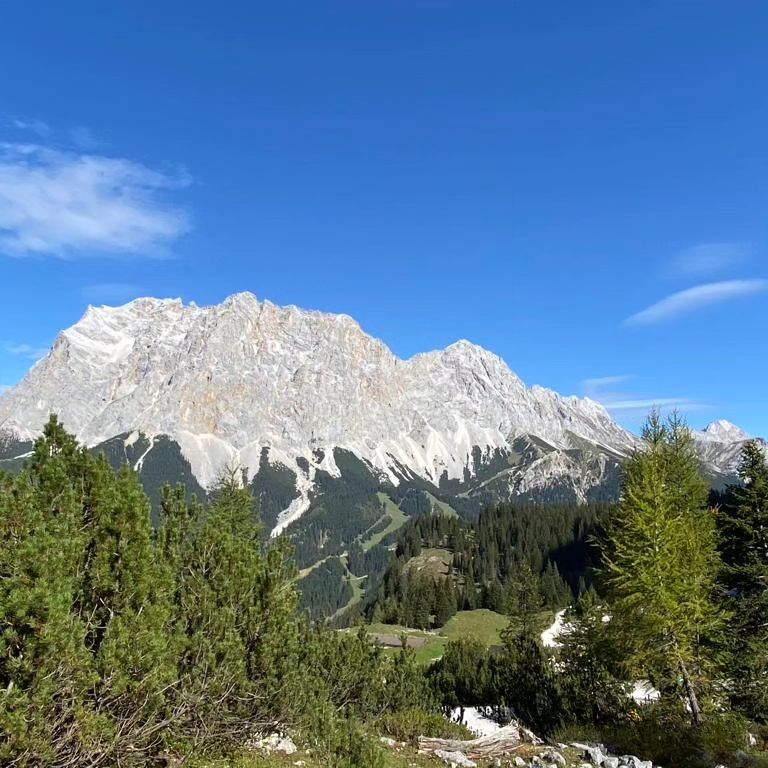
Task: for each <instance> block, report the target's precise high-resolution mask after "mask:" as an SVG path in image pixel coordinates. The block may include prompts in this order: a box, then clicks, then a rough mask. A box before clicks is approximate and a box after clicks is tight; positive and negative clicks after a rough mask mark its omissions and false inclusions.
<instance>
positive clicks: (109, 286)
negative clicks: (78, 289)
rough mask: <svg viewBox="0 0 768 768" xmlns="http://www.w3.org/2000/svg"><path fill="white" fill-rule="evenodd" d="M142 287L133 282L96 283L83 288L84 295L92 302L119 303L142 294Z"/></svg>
mask: <svg viewBox="0 0 768 768" xmlns="http://www.w3.org/2000/svg"><path fill="white" fill-rule="evenodd" d="M141 292H142V289H141V287H140V286H138V285H134V284H133V283H95V284H93V285H86V286H84V288H83V296H84V297H85V298H86V299H87V300H88V301H89V302H92V303H99V302H104V303H107V304H109V303H119V302H124V301H128V300H129V299H133V298H135V297H136V296H138V295H140V294H141Z"/></svg>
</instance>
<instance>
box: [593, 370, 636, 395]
mask: <svg viewBox="0 0 768 768" xmlns="http://www.w3.org/2000/svg"><path fill="white" fill-rule="evenodd" d="M634 378H635V376H634V374H632V373H622V374H619V375H617V376H598V377H597V378H594V379H584V380H583V381H582V382H581V386H582V387H583V388H584V391H585V392H587V393H589V392H599V391H601V390H604V389H605V387H613V386H615V385H616V384H623V383H624V382H625V381H630V380H632V379H634Z"/></svg>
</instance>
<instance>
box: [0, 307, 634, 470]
mask: <svg viewBox="0 0 768 768" xmlns="http://www.w3.org/2000/svg"><path fill="white" fill-rule="evenodd" d="M50 412H56V413H58V414H59V415H60V417H61V418H62V420H63V421H64V423H65V424H66V425H67V427H68V428H69V429H71V430H72V431H74V432H75V433H76V434H77V436H78V437H79V438H80V439H81V440H83V441H84V442H86V443H87V444H90V445H94V444H98V443H100V442H102V441H104V440H106V439H108V438H110V437H113V436H114V435H118V434H123V433H130V432H133V431H136V430H140V431H142V432H144V433H146V434H148V435H157V434H167V435H169V436H171V437H173V438H174V439H175V440H177V441H178V442H179V444H180V445H181V447H182V450H183V452H184V454H185V455H186V456H187V458H188V459H189V461H190V463H191V465H192V468H193V471H194V472H195V475H196V476H197V477H198V478H199V479H200V481H201V482H202V483H203V484H204V485H208V484H209V483H210V482H211V481H212V480H213V479H214V477H215V475H216V474H217V473H218V472H219V471H220V470H221V469H222V467H223V466H224V465H225V464H226V463H228V462H233V461H234V462H238V461H239V462H241V463H242V464H243V465H244V466H247V467H249V468H251V471H253V469H254V468H255V467H257V466H258V461H259V456H260V453H261V449H262V447H264V446H269V447H270V450H271V451H272V452H273V453H274V455H275V456H278V457H281V458H283V459H284V460H285V461H286V462H294V461H295V458H296V457H298V456H302V457H307V458H309V459H312V458H313V456H314V455H315V454H314V452H315V450H316V449H323V450H324V458H323V468H324V469H326V470H328V471H330V472H333V471H334V466H333V457H332V453H331V452H329V451H328V449H329V448H333V447H342V448H346V449H348V450H350V451H352V452H354V453H355V454H357V455H358V456H359V457H361V458H363V459H365V460H366V461H368V462H370V463H371V464H372V465H373V466H374V467H376V468H377V469H378V470H380V471H381V472H382V473H384V474H387V475H389V476H390V477H391V479H392V480H393V481H396V480H397V478H396V474H395V472H394V471H393V468H395V467H398V466H399V467H401V468H402V467H405V468H407V469H408V470H410V471H412V472H413V473H414V474H416V475H418V476H421V477H424V478H426V479H429V480H431V481H433V482H434V481H437V480H438V479H439V478H440V476H441V475H442V474H443V473H446V474H447V476H448V477H461V475H462V473H463V472H464V470H465V468H466V467H467V466H468V463H469V457H470V454H471V451H472V449H473V447H474V446H479V447H480V448H481V449H483V450H493V449H494V448H507V447H508V446H509V445H510V443H511V442H512V441H513V440H514V439H515V437H516V436H518V435H524V434H528V435H535V436H537V437H538V438H540V439H541V440H544V441H546V442H547V443H548V444H550V445H552V446H553V447H556V448H559V449H568V448H571V447H574V446H575V445H576V444H577V443H578V441H579V440H587V441H590V442H592V443H595V444H597V445H600V446H604V447H606V448H610V449H611V450H614V451H619V452H626V451H628V450H631V448H632V447H633V446H634V445H635V444H636V438H634V437H633V436H632V435H630V434H629V433H627V432H626V431H625V430H623V429H622V428H620V427H619V426H618V425H617V424H616V423H615V422H614V421H613V420H612V419H611V417H610V415H609V414H608V412H607V411H606V410H605V409H604V408H603V407H602V406H601V405H599V404H598V403H595V402H593V401H591V400H588V399H580V398H576V397H569V398H564V397H561V396H560V395H558V394H557V393H555V392H553V391H551V390H548V389H545V388H543V387H532V388H528V387H527V386H526V385H525V384H524V383H523V382H522V381H521V379H520V378H519V377H518V376H517V375H516V374H515V373H513V372H512V371H511V370H510V368H509V367H508V366H507V364H506V363H505V362H504V361H503V360H502V359H501V358H500V357H498V356H497V355H495V354H493V353H491V352H489V351H487V350H485V349H483V348H482V347H479V346H477V345H475V344H472V343H471V342H468V341H466V340H462V341H458V342H456V343H455V344H452V345H450V346H449V347H447V348H446V349H443V350H436V351H433V352H427V353H423V354H419V355H416V356H414V357H413V358H411V359H409V360H401V359H400V358H398V357H397V356H395V355H394V354H393V353H392V352H391V351H390V349H389V348H388V347H387V346H386V345H385V344H384V343H383V342H381V341H380V340H378V339H375V338H372V337H371V336H369V335H367V334H366V333H365V332H364V331H363V329H362V328H361V327H360V326H359V324H358V323H357V322H356V321H355V320H353V319H352V318H351V317H349V316H347V315H333V314H327V313H323V312H317V311H308V310H303V309H299V308H297V307H293V306H289V307H279V306H276V305H275V304H272V303H270V302H269V301H259V300H258V299H257V298H256V297H255V296H254V295H253V294H250V293H239V294H235V295H234V296H231V297H229V298H228V299H226V300H225V301H224V302H223V303H221V304H218V305H213V306H209V307H199V306H197V305H195V304H184V303H183V302H182V301H181V300H179V299H172V300H164V299H152V298H142V299H136V300H134V301H132V302H130V303H128V304H125V305H123V306H120V307H89V308H88V310H87V311H86V313H85V315H84V316H83V318H82V319H81V320H80V321H79V322H77V323H76V324H75V325H73V326H72V327H71V328H68V329H67V330H65V331H63V332H62V333H60V334H59V336H58V338H57V339H56V342H55V343H54V345H53V348H52V349H51V351H50V353H49V354H48V355H47V356H46V357H45V358H44V359H43V360H41V361H40V362H39V363H38V364H37V365H35V366H34V367H33V369H32V370H31V371H30V372H29V374H28V375H27V376H26V377H25V379H24V380H23V381H22V382H20V383H19V384H18V385H17V386H16V387H14V388H13V389H12V390H10V391H9V392H7V393H6V394H5V395H4V396H3V397H2V398H0V428H4V429H6V430H10V431H13V432H15V433H16V434H18V435H20V436H22V437H32V436H34V435H35V434H37V433H38V432H39V430H40V429H41V427H42V425H43V424H44V422H45V420H46V419H47V417H48V414H49V413H50Z"/></svg>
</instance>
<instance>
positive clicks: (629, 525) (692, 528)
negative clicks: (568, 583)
mask: <svg viewBox="0 0 768 768" xmlns="http://www.w3.org/2000/svg"><path fill="white" fill-rule="evenodd" d="M643 437H644V439H645V441H646V446H647V447H646V449H645V450H643V451H640V452H638V453H637V454H636V455H635V456H634V457H632V458H631V459H630V460H629V461H627V463H626V464H625V467H624V484H623V488H622V497H621V501H620V504H619V506H618V510H617V513H616V516H615V519H614V520H613V525H612V529H611V532H610V537H609V552H608V553H607V568H608V576H609V582H610V585H611V587H612V589H613V590H614V592H615V595H616V600H615V602H614V604H613V607H612V613H613V619H612V625H613V628H614V630H615V632H616V635H617V637H619V638H620V640H621V641H622V642H623V644H624V647H625V652H626V659H627V663H628V664H629V665H630V666H632V667H634V669H635V671H639V672H640V673H641V674H642V676H643V677H646V678H648V679H651V680H652V681H654V682H655V683H656V685H657V687H658V688H660V689H664V690H666V689H668V688H674V687H675V685H676V683H677V681H678V680H679V681H680V683H681V685H682V689H683V690H682V693H683V695H684V696H685V697H686V699H687V701H688V705H689V710H690V713H691V717H692V719H693V721H694V723H700V722H701V721H702V718H703V714H702V703H701V693H702V692H705V691H706V690H707V686H708V683H709V681H710V678H709V672H710V671H711V662H712V657H711V653H710V652H709V646H708V645H707V643H706V639H707V638H708V637H712V636H713V635H714V634H715V633H716V632H717V631H718V630H719V629H720V627H721V625H722V618H721V616H720V615H719V614H718V610H717V607H716V606H715V605H714V603H713V601H712V596H713V590H714V583H715V577H716V575H717V572H718V557H717V552H716V547H715V541H716V539H715V529H714V520H713V515H712V513H711V511H710V510H708V509H707V508H706V501H707V486H706V483H705V482H704V481H703V480H702V478H701V476H700V474H699V466H698V459H697V456H696V454H695V452H694V448H693V440H692V437H691V434H690V431H689V430H688V428H687V427H686V426H685V424H684V423H683V422H682V421H681V420H680V419H679V418H677V417H676V416H673V417H671V418H670V419H668V420H667V422H666V423H662V421H661V419H660V417H659V416H658V414H655V413H654V414H652V415H651V417H650V418H649V420H648V422H647V424H646V426H645V428H644V430H643Z"/></svg>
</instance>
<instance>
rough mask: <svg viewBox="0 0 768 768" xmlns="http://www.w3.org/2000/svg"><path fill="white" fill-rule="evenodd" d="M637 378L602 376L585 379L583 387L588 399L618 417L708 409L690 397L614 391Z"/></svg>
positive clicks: (630, 376) (632, 376)
mask: <svg viewBox="0 0 768 768" xmlns="http://www.w3.org/2000/svg"><path fill="white" fill-rule="evenodd" d="M635 378H636V377H635V375H634V374H620V375H616V376H600V377H597V378H591V379H584V380H583V381H582V382H581V385H582V389H583V391H584V394H585V395H586V396H587V397H589V398H591V399H592V400H595V401H597V402H598V403H600V404H601V405H602V406H604V407H605V408H607V409H608V410H609V411H610V412H611V413H614V414H616V415H617V416H621V415H625V416H632V415H634V414H637V413H639V412H642V413H648V412H649V411H651V410H653V409H659V410H668V409H677V410H680V411H695V410H701V409H702V408H707V407H708V406H707V405H705V404H704V403H701V402H699V401H697V400H695V399H694V398H690V397H647V396H644V395H636V394H631V393H627V392H623V391H616V390H615V389H614V388H615V387H617V385H619V384H625V383H626V382H628V381H631V380H633V379H635Z"/></svg>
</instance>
